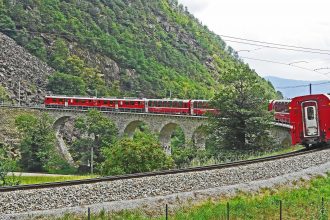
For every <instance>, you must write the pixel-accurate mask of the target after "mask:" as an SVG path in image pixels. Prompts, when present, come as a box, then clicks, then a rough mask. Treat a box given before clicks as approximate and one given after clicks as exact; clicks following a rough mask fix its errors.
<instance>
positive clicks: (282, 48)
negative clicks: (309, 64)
mask: <svg viewBox="0 0 330 220" xmlns="http://www.w3.org/2000/svg"><path fill="white" fill-rule="evenodd" d="M226 41H227V42H233V43H239V44H246V45H252V46H258V47H264V48H272V49H278V50H289V51H296V52H304V53H313V54H323V55H330V53H325V52H317V51H310V50H300V49H293V48H284V47H276V46H268V45H262V44H256V43H249V42H243V41H237V40H226Z"/></svg>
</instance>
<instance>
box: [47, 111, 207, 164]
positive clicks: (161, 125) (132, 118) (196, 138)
mask: <svg viewBox="0 0 330 220" xmlns="http://www.w3.org/2000/svg"><path fill="white" fill-rule="evenodd" d="M43 111H45V112H47V113H48V114H50V115H51V116H52V117H53V118H54V126H53V127H54V129H55V131H56V137H57V140H58V147H59V149H60V150H61V152H62V154H63V155H66V156H65V157H66V159H67V160H68V161H73V160H72V158H71V156H70V154H69V153H68V152H67V148H66V146H65V143H64V141H63V138H62V137H61V135H60V132H59V131H60V128H61V126H62V125H63V124H64V123H65V122H66V121H67V120H68V119H69V118H76V117H79V116H83V115H85V114H86V111H73V110H52V109H43ZM103 114H104V115H105V116H106V117H109V118H110V119H111V120H112V121H113V122H114V123H115V125H116V126H117V129H118V131H119V136H124V135H127V136H129V137H132V136H133V134H134V132H135V130H136V129H137V128H138V127H139V126H140V125H141V124H145V125H146V126H148V128H149V129H150V130H151V131H153V132H154V133H156V134H158V135H159V141H160V143H161V144H162V146H163V147H164V149H165V151H166V152H167V153H170V151H171V150H170V145H171V136H172V134H173V132H174V130H175V129H176V128H177V127H180V128H181V129H182V130H183V133H184V136H185V141H186V143H188V142H193V143H194V144H195V145H196V146H197V147H198V148H201V149H204V148H205V139H206V134H205V132H204V129H203V128H204V127H205V125H206V124H207V118H206V117H194V116H178V115H158V114H141V113H119V112H111V113H110V112H104V113H103Z"/></svg>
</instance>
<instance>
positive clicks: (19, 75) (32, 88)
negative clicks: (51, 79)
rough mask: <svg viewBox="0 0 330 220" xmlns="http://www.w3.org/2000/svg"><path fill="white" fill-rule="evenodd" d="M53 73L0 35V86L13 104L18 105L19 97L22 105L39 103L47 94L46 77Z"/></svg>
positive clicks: (14, 43)
mask: <svg viewBox="0 0 330 220" xmlns="http://www.w3.org/2000/svg"><path fill="white" fill-rule="evenodd" d="M53 72H54V70H53V69H52V68H50V67H49V66H48V65H47V64H46V63H44V62H42V61H40V60H39V59H38V58H37V57H35V56H33V55H31V54H30V53H29V52H27V51H26V50H25V49H24V48H22V47H21V46H19V45H17V44H16V42H15V41H14V40H12V39H11V38H9V37H8V36H6V35H4V34H2V33H0V84H1V86H3V87H4V88H5V90H6V91H7V92H8V94H9V98H10V100H11V102H12V103H13V104H18V102H19V97H20V102H21V104H22V105H33V104H37V103H41V102H42V100H43V98H44V96H45V95H46V93H47V92H46V85H47V80H48V76H49V75H51V74H52V73H53ZM19 91H20V96H19V95H18V93H19Z"/></svg>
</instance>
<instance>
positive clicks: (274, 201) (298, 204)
mask: <svg viewBox="0 0 330 220" xmlns="http://www.w3.org/2000/svg"><path fill="white" fill-rule="evenodd" d="M293 185H294V187H293V188H292V187H290V188H289V187H278V188H276V189H262V190H261V192H260V193H258V194H257V195H254V194H246V193H238V195H237V196H235V197H233V198H220V199H218V200H217V201H211V200H209V201H206V202H203V203H201V204H198V205H195V206H192V207H189V208H183V209H181V210H179V211H177V212H175V213H171V215H170V216H169V219H171V220H218V219H226V215H227V203H229V206H230V219H244V220H245V219H248V220H250V219H251V220H254V219H258V220H259V219H265V220H269V219H279V217H280V208H279V207H280V205H279V204H280V200H281V201H282V204H283V219H286V220H287V219H297V220H300V219H308V220H314V219H315V220H326V219H328V217H330V175H328V176H327V177H326V178H323V177H322V178H321V177H318V178H315V179H313V180H312V181H304V180H300V181H297V182H295V183H293ZM322 197H324V201H325V202H324V212H323V214H322V211H321V210H322V208H321V207H322V205H321V204H322V202H321V201H322ZM64 219H87V218H86V216H76V215H69V214H68V215H66V216H65V217H63V218H60V220H64ZM91 219H125V220H126V219H127V220H145V219H155V220H164V219H165V207H164V212H163V213H161V215H160V214H159V213H153V212H151V211H150V210H149V211H148V212H144V213H143V212H142V211H141V210H136V211H123V212H119V213H106V212H102V213H100V214H97V215H92V218H91Z"/></svg>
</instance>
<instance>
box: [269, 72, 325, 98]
mask: <svg viewBox="0 0 330 220" xmlns="http://www.w3.org/2000/svg"><path fill="white" fill-rule="evenodd" d="M264 78H265V79H266V80H268V81H270V82H271V83H272V84H273V86H274V87H275V89H276V90H278V91H280V92H282V94H283V96H284V97H285V98H293V97H296V96H301V95H308V94H309V84H310V83H311V84H312V94H319V93H330V81H327V80H323V81H303V80H293V79H284V78H279V77H274V76H266V77H264Z"/></svg>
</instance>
